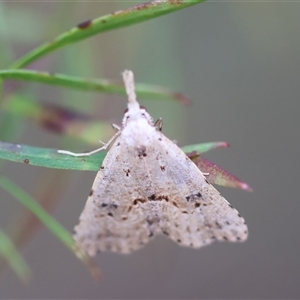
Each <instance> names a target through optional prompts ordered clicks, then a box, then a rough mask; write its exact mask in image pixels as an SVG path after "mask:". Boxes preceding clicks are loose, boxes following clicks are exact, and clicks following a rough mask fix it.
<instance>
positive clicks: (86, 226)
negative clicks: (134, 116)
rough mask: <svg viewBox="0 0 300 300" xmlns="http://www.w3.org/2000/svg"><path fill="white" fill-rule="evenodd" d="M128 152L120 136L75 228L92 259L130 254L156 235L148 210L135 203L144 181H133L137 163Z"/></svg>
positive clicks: (108, 155) (98, 175)
mask: <svg viewBox="0 0 300 300" xmlns="http://www.w3.org/2000/svg"><path fill="white" fill-rule="evenodd" d="M121 144H122V147H120V145H121ZM124 148H125V150H124ZM121 149H122V150H121ZM126 150H127V149H126V142H125V141H124V139H123V137H122V135H121V136H120V137H119V138H118V139H117V140H116V141H115V143H114V144H113V146H112V147H111V149H110V150H109V151H108V153H107V155H106V157H105V159H104V161H103V164H102V166H101V168H100V171H99V172H98V173H97V176H96V178H95V181H94V183H93V186H92V190H91V192H90V196H89V197H88V199H87V202H86V204H85V207H84V210H83V212H82V213H81V215H80V218H79V223H78V225H77V226H75V228H74V231H75V233H74V236H73V237H74V239H75V241H76V242H77V244H78V245H79V246H80V247H81V248H82V249H83V250H85V251H86V252H87V253H88V254H89V255H91V256H94V255H95V254H96V253H97V252H98V251H113V252H119V253H130V252H132V251H134V250H138V249H139V248H141V247H142V246H143V245H144V244H146V243H147V242H148V241H149V240H150V239H151V238H152V236H153V233H152V232H151V231H150V228H149V226H148V223H147V222H146V214H147V212H145V210H146V209H148V208H147V207H144V206H142V207H141V206H140V205H137V204H138V203H135V202H134V200H135V199H140V200H141V196H140V194H139V192H138V191H137V186H139V185H140V186H142V180H143V179H142V178H140V180H139V179H137V180H136V181H133V180H132V177H136V176H134V175H132V173H135V171H134V170H132V169H131V165H132V164H133V165H134V162H133V161H131V162H130V164H129V162H128V160H127V159H126V158H124V151H125V152H126Z"/></svg>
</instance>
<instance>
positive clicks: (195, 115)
mask: <svg viewBox="0 0 300 300" xmlns="http://www.w3.org/2000/svg"><path fill="white" fill-rule="evenodd" d="M137 3H138V2H134V1H116V2H115V1H111V2H100V1H99V2H88V1H86V2H75V1H65V2H59V1H57V2H55V1H51V2H50V1H38V2H28V1H19V2H13V1H9V2H2V3H0V69H5V68H7V66H8V65H9V64H10V63H11V62H12V61H13V60H14V59H16V58H18V57H20V56H22V55H24V54H25V53H26V52H27V51H30V50H31V49H33V48H34V47H36V46H38V45H40V44H42V43H44V42H46V41H50V40H52V39H53V38H54V37H56V36H57V35H59V34H60V33H62V32H64V31H66V30H68V29H69V28H72V27H74V26H76V24H78V23H80V22H82V21H85V20H88V19H93V18H96V17H99V16H102V15H105V14H108V13H111V12H113V11H116V10H120V9H123V8H126V7H130V6H133V5H136V4H137ZM299 15H300V4H299V3H292V2H289V3H288V2H276V3H275V2H269V3H264V2H261V3H260V2H255V3H246V2H244V3H243V1H241V2H239V3H237V2H232V3H230V2H226V1H224V2H223V1H219V2H215V1H207V2H205V3H202V4H199V5H196V6H193V7H191V8H187V9H184V10H182V11H179V12H176V13H173V14H170V15H166V16H162V17H160V18H157V19H153V20H150V21H147V22H144V23H141V24H137V25H133V26H130V27H127V28H124V29H119V30H115V31H110V32H107V33H104V34H101V35H97V36H95V37H92V38H90V39H87V40H84V41H82V42H80V43H77V44H73V45H71V46H69V47H65V48H62V49H61V50H58V51H56V52H55V53H53V54H51V55H49V56H46V57H44V58H43V59H41V60H39V61H36V62H34V63H33V64H31V65H30V66H29V67H30V68H31V69H35V70H40V71H49V72H53V73H64V74H70V75H74V76H82V77H95V78H107V79H113V80H116V81H118V80H119V81H121V75H120V73H121V72H122V71H123V70H124V69H126V68H127V69H131V70H133V71H134V73H135V77H136V80H137V81H138V82H143V83H149V84H157V85H161V86H165V87H169V88H171V89H172V90H174V91H180V92H183V93H185V94H186V95H187V96H189V98H190V99H191V100H192V102H193V104H192V106H189V107H185V106H182V105H181V104H178V103H175V102H174V103H173V102H170V101H157V100H155V101H151V100H143V101H141V103H142V104H143V105H145V106H146V107H147V109H148V111H149V112H150V113H151V115H152V116H153V118H154V119H156V118H158V117H162V118H163V120H164V128H163V130H164V133H165V134H166V135H167V136H168V137H169V138H171V139H176V140H178V142H179V144H180V145H186V144H194V143H200V142H208V141H217V140H224V141H226V142H228V143H230V145H231V148H230V149H224V150H218V151H215V152H212V153H209V154H207V155H206V157H207V158H209V159H210V160H213V161H214V162H216V163H218V164H219V165H220V166H222V167H224V168H225V169H226V170H228V171H230V172H232V173H233V174H235V175H236V176H238V177H240V178H241V179H243V180H245V181H246V182H248V183H249V184H250V185H251V186H252V187H253V189H254V192H253V193H247V192H244V191H241V190H234V189H229V188H220V187H218V190H220V191H221V193H222V194H223V195H224V196H225V198H226V199H227V200H228V201H229V202H230V203H231V204H232V205H233V206H234V207H236V208H237V209H238V210H239V211H240V212H241V214H242V215H243V216H244V217H245V219H246V222H247V223H248V226H249V232H250V235H249V240H248V241H247V242H246V243H243V244H230V243H215V244H213V245H211V246H208V247H205V248H203V249H199V250H192V249H186V248H183V247H179V246H178V245H176V244H174V243H173V242H171V241H170V240H168V239H166V238H163V237H162V238H158V239H156V240H155V241H153V242H151V243H150V244H148V245H147V246H146V247H145V248H143V249H142V250H141V251H138V252H135V253H133V254H132V255H129V256H120V255H116V254H111V253H103V254H99V255H98V256H97V258H96V261H97V264H98V265H99V266H100V268H101V270H102V274H103V276H102V280H101V282H100V283H95V282H93V280H92V279H91V277H90V274H89V273H88V272H87V270H86V269H85V268H84V266H83V265H82V264H81V263H80V262H79V261H78V260H77V259H76V258H75V257H74V255H72V253H70V252H69V251H68V250H67V249H66V248H65V247H64V246H63V245H62V244H61V243H60V242H59V241H58V240H57V239H56V238H55V237H53V235H52V234H51V233H49V231H48V230H46V229H44V228H41V229H40V230H38V231H36V232H35V234H34V235H33V236H32V237H31V238H30V241H29V242H28V243H27V244H26V246H25V247H24V251H22V254H23V255H24V257H25V259H26V261H27V262H28V264H29V266H30V267H31V269H32V272H33V278H32V280H31V282H30V283H29V284H28V286H23V285H22V284H21V283H20V282H19V281H18V279H16V276H15V275H14V274H13V273H12V271H11V270H6V271H5V272H4V273H3V274H2V276H1V278H0V297H1V298H7V299H8V298H15V299H17V298H34V299H37V298H69V299H73V298H74V299H75V298H77V299H78V298H244V299H245V298H299V297H300V286H299V278H300V256H299V253H300V237H299V226H300V218H299V211H300V201H299V196H298V195H299V192H298V188H297V186H298V179H297V178H298V174H299V167H300V165H299V154H298V153H299V146H300V139H299V128H300V122H299V112H300V102H299V91H300V84H299V83H300V59H299V57H300V56H299V49H300V34H299V28H300V18H299ZM4 91H5V93H15V92H18V93H19V94H22V95H24V96H26V97H31V98H33V99H35V100H37V101H45V102H48V103H56V104H61V103H65V104H66V105H68V106H69V107H73V108H76V109H77V110H80V111H82V112H91V111H92V112H93V115H94V116H96V117H97V118H99V120H100V119H101V120H106V121H108V122H110V123H117V124H120V122H121V119H122V115H123V111H124V109H125V107H126V99H125V97H120V96H111V95H105V94H96V93H91V92H80V91H72V90H67V89H63V88H58V87H54V86H46V85H41V84H37V83H29V82H21V81H18V82H17V81H7V82H5V85H4ZM5 117H6V118H8V119H9V121H10V122H11V124H15V127H14V126H11V127H10V128H11V129H10V131H9V132H6V131H5V130H4V131H3V132H1V140H3V141H6V142H12V143H20V144H27V145H32V146H39V147H48V148H62V147H66V146H67V147H68V149H69V150H73V151H82V150H88V149H87V148H91V149H93V148H94V146H90V145H87V144H84V143H82V142H77V141H76V140H74V139H68V140H66V139H64V140H63V141H62V137H61V136H60V135H57V134H54V133H52V132H49V131H46V130H45V129H44V128H41V127H39V126H38V125H37V124H36V123H34V122H30V121H29V120H24V119H22V120H20V119H19V118H17V117H15V116H7V115H6V116H5ZM13 128H14V129H13ZM1 173H2V174H4V175H5V176H7V177H8V178H10V179H12V180H13V181H14V182H15V183H17V184H18V185H20V186H21V187H22V188H24V189H25V190H26V191H27V192H28V193H30V194H31V195H32V196H34V197H35V198H36V199H38V200H39V201H45V203H46V205H48V206H49V209H50V211H53V215H54V217H55V218H56V219H57V220H58V221H59V222H60V223H61V224H63V225H64V226H65V227H66V228H67V229H68V230H69V231H70V232H71V231H72V230H73V227H74V225H75V224H76V223H77V221H78V217H79V214H80V212H81V211H82V209H83V206H84V203H85V201H86V198H87V195H88V193H89V191H90V187H91V185H92V182H93V179H94V177H95V175H96V174H95V173H93V172H78V171H63V170H51V169H46V168H38V167H33V166H29V165H25V164H16V163H12V162H5V164H2V168H1ZM0 196H1V198H0V199H1V209H0V226H1V227H2V228H6V227H7V228H8V227H10V226H12V225H13V224H15V222H16V221H20V219H19V218H20V217H19V216H20V215H19V214H20V213H21V211H22V208H21V207H20V204H19V203H17V202H16V201H15V199H14V198H12V197H10V196H9V195H7V194H6V193H5V192H4V191H3V190H0Z"/></svg>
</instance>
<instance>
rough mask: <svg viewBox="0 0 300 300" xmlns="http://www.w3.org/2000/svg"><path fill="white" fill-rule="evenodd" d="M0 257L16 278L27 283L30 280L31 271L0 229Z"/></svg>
mask: <svg viewBox="0 0 300 300" xmlns="http://www.w3.org/2000/svg"><path fill="white" fill-rule="evenodd" d="M0 255H1V256H3V257H4V259H5V260H6V261H7V263H8V264H9V266H10V267H11V269H12V270H13V271H14V272H15V274H16V275H17V276H18V278H19V279H20V280H21V281H22V282H23V283H27V282H28V281H29V280H30V278H31V275H32V274H31V271H30V268H29V267H28V265H27V263H26V261H25V260H24V259H23V257H22V256H21V255H20V254H19V252H18V250H17V249H16V248H15V246H14V245H13V243H12V242H11V240H10V239H9V237H8V236H7V235H6V234H5V232H4V231H3V230H2V229H1V228H0Z"/></svg>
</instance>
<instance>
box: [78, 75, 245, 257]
mask: <svg viewBox="0 0 300 300" xmlns="http://www.w3.org/2000/svg"><path fill="white" fill-rule="evenodd" d="M123 77H124V81H125V86H126V89H127V93H128V97H129V103H128V109H127V111H126V112H125V114H124V118H123V122H122V127H121V129H120V131H119V132H118V136H117V137H116V138H115V139H114V141H112V143H111V148H110V150H109V151H108V153H107V155H106V157H105V159H104V161H103V164H102V166H101V168H100V170H99V172H98V174H97V176H96V179H95V181H94V183H93V186H92V190H91V193H90V196H89V197H88V200H87V203H86V205H85V208H84V210H83V212H82V214H81V216H80V219H79V224H78V225H77V226H76V227H75V234H74V239H75V240H76V242H77V243H78V245H79V246H81V247H82V248H83V249H84V250H86V252H87V253H88V254H90V255H95V254H96V252H97V251H113V252H119V253H130V252H132V251H134V250H137V249H140V248H141V247H142V246H143V245H145V244H146V243H147V242H148V241H149V240H151V239H152V238H153V237H155V236H156V235H159V234H162V235H166V236H168V237H169V238H171V239H172V240H173V241H175V242H177V243H178V244H181V245H184V246H189V247H194V248H199V247H202V246H204V245H207V244H210V243H211V242H212V241H214V240H222V241H224V240H228V241H232V242H234V241H244V240H245V239H246V238H247V234H248V230H247V226H246V224H245V221H244V219H243V218H242V217H241V216H240V215H239V213H238V212H237V210H235V209H234V208H233V207H232V206H231V205H230V204H229V203H228V202H227V201H226V200H225V199H224V198H223V197H222V196H221V195H220V193H219V192H218V191H217V190H216V189H215V188H214V187H213V186H212V185H211V184H209V183H208V181H207V180H206V177H205V176H204V175H203V174H202V173H201V171H200V170H199V169H198V168H197V166H196V165H195V164H194V163H193V162H192V161H191V160H190V159H189V158H188V157H187V156H186V155H185V153H184V152H183V151H182V150H181V149H180V148H179V147H178V146H177V145H176V144H174V143H173V142H172V141H171V140H169V139H168V138H167V137H165V136H164V135H163V134H162V133H161V132H160V131H159V130H158V129H157V125H155V124H153V122H152V119H151V117H150V115H149V114H148V113H147V112H146V110H145V109H144V108H143V107H140V106H139V104H138V102H137V101H136V97H135V93H134V84H133V74H132V72H130V71H125V72H124V75H123Z"/></svg>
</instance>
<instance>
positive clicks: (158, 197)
mask: <svg viewBox="0 0 300 300" xmlns="http://www.w3.org/2000/svg"><path fill="white" fill-rule="evenodd" d="M156 200H159V201H161V200H165V201H167V202H169V197H168V196H165V195H161V196H157V197H156Z"/></svg>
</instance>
